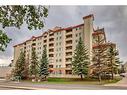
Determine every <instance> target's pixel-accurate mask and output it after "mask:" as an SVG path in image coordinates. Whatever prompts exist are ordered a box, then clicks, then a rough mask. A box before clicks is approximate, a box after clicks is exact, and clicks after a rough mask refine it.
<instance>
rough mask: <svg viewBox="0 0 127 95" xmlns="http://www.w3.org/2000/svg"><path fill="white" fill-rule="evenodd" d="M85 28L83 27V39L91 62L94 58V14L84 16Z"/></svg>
mask: <svg viewBox="0 0 127 95" xmlns="http://www.w3.org/2000/svg"><path fill="white" fill-rule="evenodd" d="M83 20H84V28H83V41H84V45H85V46H86V48H87V49H88V54H89V58H90V62H91V60H92V33H93V20H94V16H93V14H90V15H88V16H85V17H83Z"/></svg>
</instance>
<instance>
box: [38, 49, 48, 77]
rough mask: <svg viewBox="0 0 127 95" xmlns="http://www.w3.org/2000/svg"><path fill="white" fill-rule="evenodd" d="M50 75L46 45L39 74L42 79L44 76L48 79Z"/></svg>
mask: <svg viewBox="0 0 127 95" xmlns="http://www.w3.org/2000/svg"><path fill="white" fill-rule="evenodd" d="M48 75H49V71H48V58H47V52H46V47H44V50H43V54H42V58H41V60H40V72H39V76H40V77H41V79H42V78H44V79H46V78H47V76H48Z"/></svg>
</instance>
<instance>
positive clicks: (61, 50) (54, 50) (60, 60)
mask: <svg viewBox="0 0 127 95" xmlns="http://www.w3.org/2000/svg"><path fill="white" fill-rule="evenodd" d="M93 20H94V16H93V15H92V14H90V15H88V16H85V17H83V23H82V24H79V25H76V26H71V27H67V28H62V27H55V28H53V29H50V30H48V31H46V32H44V33H43V34H42V35H40V36H38V37H34V36H33V37H31V38H30V39H29V40H26V41H25V42H23V43H20V44H17V45H15V46H14V61H13V66H14V65H15V63H16V61H17V59H18V57H19V54H20V51H24V52H25V55H26V59H27V61H29V62H30V60H31V50H32V47H34V48H35V50H36V54H37V56H38V60H40V58H41V55H42V52H43V48H44V46H46V49H47V54H48V60H49V68H50V69H49V70H50V73H51V74H63V75H65V74H72V69H71V61H72V56H73V54H74V50H75V48H76V45H77V43H78V40H79V38H80V37H81V38H82V40H83V42H84V44H85V46H86V47H87V49H88V53H89V56H90V60H92V51H93V49H94V48H95V47H96V46H95V39H96V35H97V34H100V35H101V34H104V35H102V38H104V40H103V42H102V43H106V36H105V33H104V31H100V30H102V29H97V30H94V27H93Z"/></svg>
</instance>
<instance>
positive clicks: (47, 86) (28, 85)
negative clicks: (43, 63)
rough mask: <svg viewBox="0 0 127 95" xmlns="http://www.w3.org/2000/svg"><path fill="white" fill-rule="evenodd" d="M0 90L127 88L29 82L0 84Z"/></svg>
mask: <svg viewBox="0 0 127 95" xmlns="http://www.w3.org/2000/svg"><path fill="white" fill-rule="evenodd" d="M0 88H2V89H3V88H10V89H23V90H24V89H25V90H118V89H122V90H127V87H119V86H103V85H84V84H46V83H45V84H42V83H41V84H35V83H29V82H20V83H17V82H6V81H1V82H0Z"/></svg>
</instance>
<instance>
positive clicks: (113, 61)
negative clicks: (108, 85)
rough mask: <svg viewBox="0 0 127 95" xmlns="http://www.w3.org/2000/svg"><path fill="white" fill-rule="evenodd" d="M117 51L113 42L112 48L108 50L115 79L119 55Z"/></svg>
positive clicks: (110, 66)
mask: <svg viewBox="0 0 127 95" xmlns="http://www.w3.org/2000/svg"><path fill="white" fill-rule="evenodd" d="M117 55H118V54H117V51H116V50H115V48H114V47H113V46H112V44H111V45H110V48H109V50H108V61H109V64H108V66H109V69H110V72H111V75H112V79H114V71H115V68H116V67H117V66H116V56H117Z"/></svg>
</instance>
